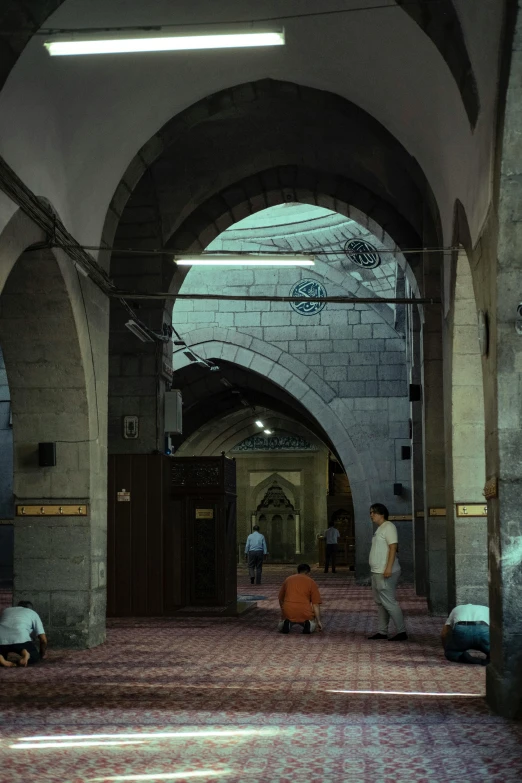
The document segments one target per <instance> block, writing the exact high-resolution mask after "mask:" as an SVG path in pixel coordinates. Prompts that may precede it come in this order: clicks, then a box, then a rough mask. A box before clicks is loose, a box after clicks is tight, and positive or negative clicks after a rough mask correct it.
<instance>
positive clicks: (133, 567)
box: [107, 454, 166, 617]
mask: <svg viewBox="0 0 522 783" xmlns="http://www.w3.org/2000/svg"><path fill="white" fill-rule="evenodd" d="M165 459H166V458H165V457H163V456H162V455H151V454H132V455H131V454H118V455H111V457H110V458H109V497H108V508H109V520H108V523H109V524H108V552H107V580H108V585H107V589H108V606H107V613H108V615H109V616H113V617H132V616H136V617H147V616H148V617H150V616H159V615H161V614H163V589H164V588H163V514H164V501H165V497H164V492H165V489H164V487H165V485H164V480H163V478H164V477H163V470H164V467H163V463H164V460H165ZM124 489H125V490H126V492H127V493H129V494H130V499H129V500H118V492H121V491H122V490H124Z"/></svg>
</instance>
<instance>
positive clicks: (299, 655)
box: [0, 567, 522, 783]
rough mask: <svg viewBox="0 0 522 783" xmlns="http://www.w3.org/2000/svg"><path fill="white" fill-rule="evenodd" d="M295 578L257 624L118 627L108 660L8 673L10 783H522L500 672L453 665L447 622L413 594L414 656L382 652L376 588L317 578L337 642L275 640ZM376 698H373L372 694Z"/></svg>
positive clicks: (520, 735) (252, 619)
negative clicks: (490, 701)
mask: <svg viewBox="0 0 522 783" xmlns="http://www.w3.org/2000/svg"><path fill="white" fill-rule="evenodd" d="M288 573H290V570H289V569H284V568H282V567H272V568H269V569H265V580H264V584H263V585H261V586H260V587H251V585H250V584H249V580H248V578H247V577H246V573H245V572H244V571H242V572H241V575H240V579H239V589H238V592H239V593H240V594H258V595H263V596H266V597H267V600H264V601H260V602H259V603H258V608H257V609H256V610H254V611H252V612H250V613H248V614H246V615H245V616H243V617H242V618H241V619H227V618H222V619H214V618H206V617H198V618H195V619H190V618H180V619H168V620H161V619H160V620H155V621H139V620H136V621H133V620H126V621H114V622H112V623H111V624H110V628H109V631H108V637H107V638H108V641H107V643H106V644H105V645H102V646H101V647H98V648H96V649H93V650H89V651H84V652H70V651H51V653H50V655H49V661H48V662H46V663H45V664H42V665H41V666H39V667H35V668H33V669H28V670H23V669H0V704H1V713H0V722H1V730H0V736H1V741H0V781H1V782H2V783H21V782H22V781H23V782H24V783H27V781H38V783H50V781H52V782H53V783H87V782H89V783H90V782H91V781H92V783H95V781H96V782H97V783H103V782H104V781H153V782H154V781H165V780H167V781H168V780H173V781H174V780H175V781H192V780H195V781H201V783H206V781H214V780H216V781H220V780H222V781H223V783H238V782H239V781H245V783H323V782H328V783H330V782H332V783H333V782H334V781H335V783H432V782H433V783H435V782H436V783H455V782H456V781H458V782H459V783H479V781H480V783H482V782H484V783H486V781H487V782H488V783H490V782H492V781H496V782H498V783H511V781H512V782H513V783H515V781H517V783H519V782H520V780H522V724H519V723H513V722H509V721H506V720H503V719H501V718H497V717H495V716H494V715H492V714H491V713H490V712H489V710H488V708H487V706H486V704H485V702H484V700H483V698H482V695H483V693H484V676H485V669H484V668H483V667H480V666H469V667H466V666H460V665H457V664H450V663H447V662H446V661H445V660H444V658H443V656H442V651H441V649H440V646H439V638H438V636H439V631H440V626H441V624H442V619H441V618H430V617H428V615H427V614H426V609H425V604H424V601H422V600H420V599H418V598H416V597H415V596H414V594H413V591H412V590H411V588H406V587H405V588H402V589H401V590H400V600H401V602H402V605H403V607H404V610H405V613H406V623H407V627H408V631H409V633H410V634H411V641H409V642H407V643H397V644H392V643H389V642H387V641H382V642H370V641H368V640H367V639H366V636H367V635H368V633H370V632H372V631H374V630H375V613H374V609H373V605H372V600H371V593H370V590H369V588H360V587H355V586H354V585H353V581H352V577H351V576H350V575H348V574H346V573H338V574H336V575H328V576H326V575H323V574H321V573H319V574H316V575H315V576H316V578H317V581H318V583H319V585H320V588H321V591H322V595H323V601H324V619H325V623H324V625H325V630H324V632H323V633H322V634H317V635H314V636H303V635H302V634H301V633H299V632H298V631H297V629H294V633H292V634H291V635H289V636H282V635H280V634H277V633H276V632H275V624H276V621H277V617H278V612H277V602H276V594H277V587H278V586H279V584H280V582H281V580H282V578H283V576H284V575H286V574H288ZM369 691H370V693H368V692H369Z"/></svg>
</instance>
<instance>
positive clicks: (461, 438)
mask: <svg viewBox="0 0 522 783" xmlns="http://www.w3.org/2000/svg"><path fill="white" fill-rule="evenodd" d="M444 330H445V340H444V345H445V368H446V373H445V375H446V383H445V390H446V394H445V401H446V454H447V457H446V467H447V470H446V480H447V493H446V497H447V516H446V523H447V526H446V535H447V550H448V601H449V606H450V608H452V607H453V606H456V605H457V604H467V603H474V604H483V605H486V606H487V604H488V544H487V519H486V517H484V516H480V515H479V516H472V515H469V516H459V515H458V513H457V504H466V506H468V507H469V506H471V505H476V506H478V507H479V509H480V510H482V509H483V507H484V505H485V500H484V496H483V494H482V493H483V489H484V484H485V481H486V468H485V434H484V387H483V380H482V362H481V356H480V348H479V339H478V329H477V306H476V302H475V295H474V290H473V280H472V276H471V269H470V265H469V262H468V259H467V255H466V252H465V251H464V250H462V251H461V252H460V253H459V254H458V258H457V263H456V279H455V294H454V296H453V302H452V307H451V309H450V311H449V313H448V317H447V319H446V322H445V326H444Z"/></svg>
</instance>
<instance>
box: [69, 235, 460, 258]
mask: <svg viewBox="0 0 522 783" xmlns="http://www.w3.org/2000/svg"><path fill="white" fill-rule="evenodd" d="M354 239H357V237H354ZM76 246H77V245H73V247H76ZM57 247H58V245H57ZM59 247H60V249H61V250H65V251H67V245H63V244H61V245H59ZM78 247H82V249H83V250H96V251H99V250H107V251H110V252H111V253H121V254H123V255H139V256H156V255H163V256H171V257H173V256H176V255H178V256H182V255H183V253H184V252H185V251H183V250H176V249H166V248H151V249H150V250H134V249H133V248H122V247H114V246H112V247H107V246H105V247H104V246H101V245H81V246H80V245H78ZM326 247H328V245H326ZM458 250H459V248H458V247H454V246H452V245H449V246H447V247H412V248H405V249H402V248H400V247H395V248H394V249H393V250H389V249H386V248H383V249H380V248H376V252H378V253H379V254H388V255H389V254H393V255H419V254H421V253H456V252H458ZM230 252H231V253H234V255H238V256H245V257H246V258H248V256H249V255H263V254H267V255H273V252H274V251H273V249H272V250H259V251H257V250H256V251H255V253H253V252H252V251H250V250H231V251H227V250H209V251H207V250H205V251H204V255H205V256H208V257H210V258H211V257H212V256H220V255H223V253H230ZM317 252H318V253H319V252H320V253H321V255H326V256H328V255H339V251H338V250H326V251H323V250H320V251H319V250H318V251H317ZM342 253H343V255H345V256H360V255H364V252H362V253H361V251H357V250H354V251H349V252H347V253H346V252H345V251H344V250H343V251H342ZM308 254H309V255H314V252H313V251H312V250H307V251H301V253H300V255H308ZM202 255H203V254H202ZM279 255H282V256H284V255H288V256H294V255H295V250H292V249H291V250H281V252H280V253H279Z"/></svg>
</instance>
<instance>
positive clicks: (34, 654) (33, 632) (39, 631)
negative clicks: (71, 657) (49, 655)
mask: <svg viewBox="0 0 522 783" xmlns="http://www.w3.org/2000/svg"><path fill="white" fill-rule="evenodd" d="M36 637H38V639H39V642H40V651H39V652H38V650H37V649H36V645H35V643H34V641H33V639H34V638H36ZM46 649H47V637H46V635H45V631H44V627H43V625H42V621H41V620H40V617H39V616H38V615H37V614H36V612H34V611H33V605H32V603H31V602H30V601H20V602H19V604H18V606H9V607H7V609H4V611H3V612H2V614H1V615H0V666H5V667H8V668H9V667H12V666H27V665H28V664H32V663H37V662H38V661H39V660H40V659H41V658H45V651H46ZM13 659H14V661H13Z"/></svg>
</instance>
